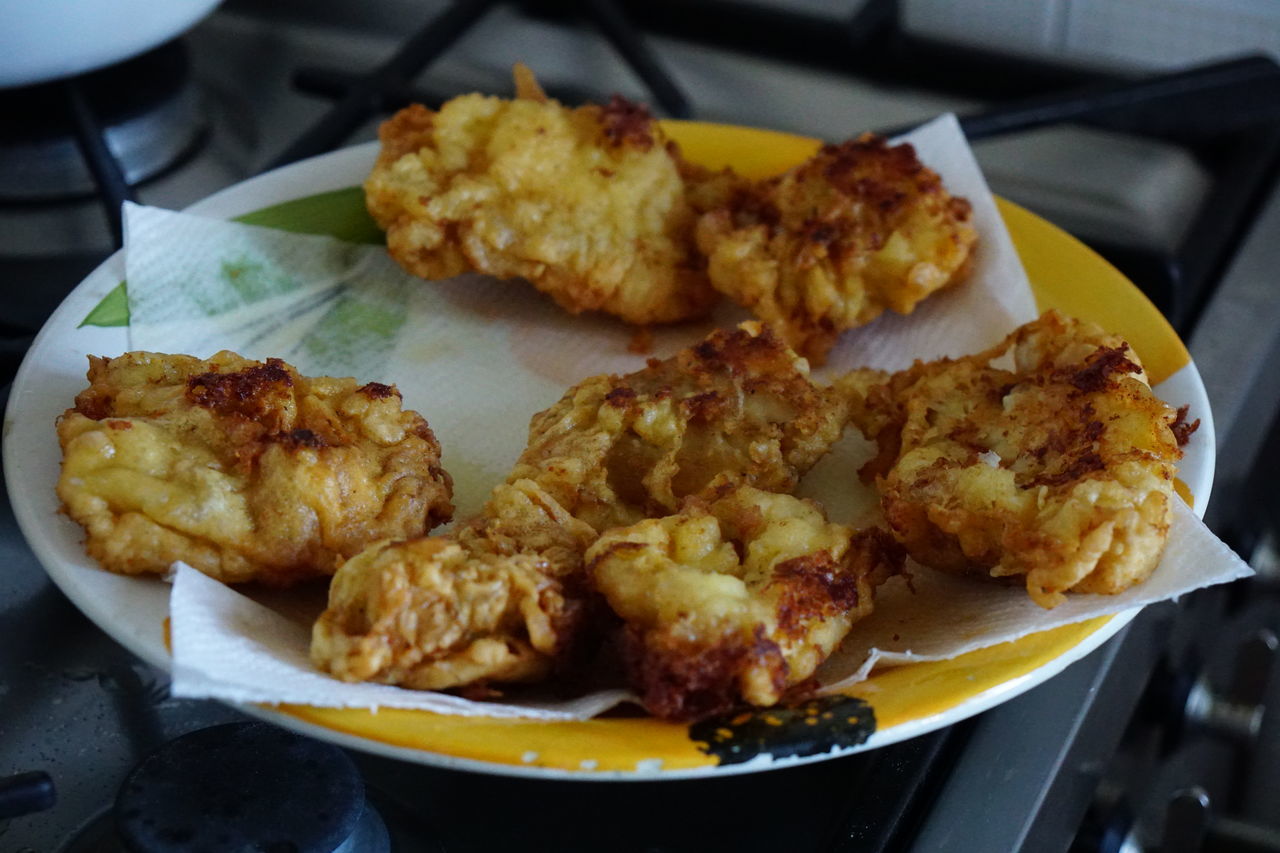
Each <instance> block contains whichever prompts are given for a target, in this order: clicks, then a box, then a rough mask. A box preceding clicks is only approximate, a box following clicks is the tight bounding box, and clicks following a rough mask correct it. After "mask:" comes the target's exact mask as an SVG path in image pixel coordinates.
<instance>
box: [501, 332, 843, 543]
mask: <svg viewBox="0 0 1280 853" xmlns="http://www.w3.org/2000/svg"><path fill="white" fill-rule="evenodd" d="M844 420H845V404H844V400H843V396H842V395H840V394H836V393H833V392H831V391H829V390H827V389H822V388H819V387H817V386H816V385H814V384H813V383H812V382H811V381H810V380H809V376H808V365H807V364H806V363H805V362H804V360H803V359H800V358H798V357H797V356H796V355H795V354H794V353H793V352H791V351H790V350H789V349H788V348H787V347H786V346H785V345H784V344H783V343H782V342H781V341H779V340H778V339H777V338H776V337H775V336H774V335H773V334H772V333H771V332H770V331H769V330H768V329H767V328H766V327H762V326H761V325H760V324H757V323H746V324H743V327H742V328H740V329H737V330H735V331H732V332H729V331H723V330H718V331H716V332H713V333H712V334H711V335H710V336H708V337H707V338H706V339H705V340H704V341H702V342H701V343H699V344H697V345H696V346H693V347H690V348H688V349H686V350H682V351H681V352H679V353H677V354H676V355H675V356H673V357H671V358H669V359H666V360H664V361H657V360H651V361H650V362H649V366H648V367H646V368H644V369H643V370H639V371H637V372H635V373H631V374H628V375H626V376H597V377H593V378H591V379H587V380H586V381H584V382H582V383H580V384H579V385H578V386H576V387H574V388H572V389H570V390H569V392H568V393H566V394H565V395H564V397H563V398H561V400H560V401H559V402H558V403H556V404H555V405H554V406H552V407H551V408H550V409H547V410H546V411H544V412H541V413H540V414H538V415H535V416H534V418H533V420H532V422H531V424H530V427H529V445H528V448H527V449H526V450H525V452H524V453H523V454H522V455H521V457H520V459H519V462H518V463H517V465H516V468H515V470H514V472H513V474H512V477H513V479H514V478H528V479H531V480H534V481H536V482H537V483H538V484H539V485H540V486H542V487H543V488H544V489H546V490H547V492H549V493H550V494H551V495H553V496H554V497H555V499H556V500H557V501H558V502H559V503H560V504H561V505H563V506H564V507H565V508H566V509H567V510H568V511H569V512H570V513H572V514H573V515H574V517H576V518H579V519H581V520H583V521H585V522H586V523H588V524H590V525H591V526H592V527H594V528H595V529H596V530H597V531H602V530H605V529H607V528H609V527H615V526H619V525H624V524H632V523H634V522H636V521H639V520H640V519H643V518H646V517H652V516H657V515H664V514H668V513H671V512H675V511H676V510H677V509H678V508H679V506H680V501H681V499H682V498H684V497H686V496H688V495H692V494H695V493H697V492H699V491H701V490H702V489H703V488H705V487H706V486H707V485H708V484H709V483H710V482H711V481H712V480H713V479H714V478H715V477H716V476H717V475H719V474H722V473H727V474H731V475H734V476H737V477H741V478H743V479H744V480H745V481H746V482H747V483H749V484H751V485H755V486H758V487H759V488H762V489H767V490H769V491H776V492H789V491H791V490H793V489H794V488H795V486H796V483H797V482H798V481H799V478H800V476H801V475H802V474H803V473H804V472H805V471H807V470H808V469H809V468H810V467H811V466H812V465H813V464H814V463H815V462H817V461H818V459H819V458H821V456H822V455H823V454H824V453H826V451H827V450H828V449H829V448H830V447H831V445H832V444H833V443H834V442H835V441H836V439H838V438H839V437H840V432H841V430H842V428H843V423H844Z"/></svg>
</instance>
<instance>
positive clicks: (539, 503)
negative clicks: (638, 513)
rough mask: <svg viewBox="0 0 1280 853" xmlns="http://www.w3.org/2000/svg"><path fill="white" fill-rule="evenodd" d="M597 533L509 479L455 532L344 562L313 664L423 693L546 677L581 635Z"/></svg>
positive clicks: (316, 637) (317, 629)
mask: <svg viewBox="0 0 1280 853" xmlns="http://www.w3.org/2000/svg"><path fill="white" fill-rule="evenodd" d="M594 538H595V532H594V531H592V530H591V529H590V528H588V527H587V526H586V525H585V524H583V523H582V522H579V521H576V520H575V519H574V518H573V517H572V516H570V515H569V514H568V513H566V512H565V511H564V509H563V508H561V507H560V506H559V505H558V504H556V502H555V501H554V499H552V498H550V496H548V495H547V494H546V493H545V492H543V491H542V490H541V489H539V488H538V487H537V486H536V485H535V484H534V483H532V482H530V481H527V480H526V481H520V482H516V483H514V484H504V485H501V486H499V487H498V488H496V489H495V490H494V494H493V497H492V498H491V499H490V501H489V503H488V504H487V505H486V506H485V509H484V511H483V512H482V513H481V515H480V516H479V517H478V518H477V519H475V520H474V521H472V522H471V524H469V525H468V526H466V527H465V528H464V529H463V530H462V531H460V532H459V533H458V534H457V535H456V536H450V537H427V538H421V539H413V540H409V541H402V542H382V543H378V544H376V545H374V546H372V547H371V548H369V549H367V550H365V551H364V552H362V553H360V554H358V555H357V556H356V557H354V558H352V559H351V560H349V561H348V562H347V563H345V564H344V565H343V566H342V567H341V568H340V569H339V570H338V572H337V574H335V575H334V578H333V582H332V583H331V585H330V587H329V606H328V608H327V609H326V610H325V612H324V613H323V614H322V615H321V616H320V619H319V620H318V621H317V622H316V624H315V625H314V627H313V629H312V637H311V657H312V660H313V661H314V663H315V664H316V665H317V666H318V667H319V668H320V669H322V670H325V671H327V672H330V673H332V674H333V675H335V676H337V677H338V678H341V679H343V680H344V681H377V682H383V683H386V684H398V685H400V686H403V687H410V688H416V689H422V690H438V689H443V688H448V687H459V686H462V685H466V684H473V683H476V682H484V681H501V682H516V681H536V680H538V679H540V678H542V677H544V676H546V675H547V674H548V673H549V672H550V671H551V668H552V665H553V663H554V661H555V660H556V659H557V657H559V656H562V655H563V653H564V652H565V649H566V646H567V644H568V643H569V642H570V641H571V639H572V637H573V636H574V634H575V632H576V629H577V626H578V622H579V620H580V616H581V604H580V599H581V592H580V590H579V589H578V584H577V580H578V578H579V576H580V575H581V569H582V554H583V552H584V551H585V550H586V548H587V545H589V544H590V542H591V541H592V540H594Z"/></svg>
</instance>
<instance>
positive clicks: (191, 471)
mask: <svg viewBox="0 0 1280 853" xmlns="http://www.w3.org/2000/svg"><path fill="white" fill-rule="evenodd" d="M400 403H401V400H400V392H399V391H397V390H396V389H395V388H394V387H391V386H388V385H382V384H380V383H377V382H370V383H368V384H366V385H359V384H357V383H356V381H355V380H354V379H331V378H328V377H320V378H307V377H304V376H301V375H299V374H298V372H297V371H296V370H294V369H293V368H292V367H290V366H289V365H287V364H285V363H284V362H283V361H280V360H279V359H269V360H268V361H267V362H266V363H262V362H257V361H250V360H248V359H245V358H241V357H240V356H238V355H236V354H234V353H231V352H220V353H218V354H217V355H215V356H214V357H213V358H211V359H209V360H207V361H204V360H201V359H198V358H193V357H191V356H186V355H161V354H157V353H148V352H131V353H126V354H124V355H122V356H119V357H116V358H97V357H92V356H91V357H90V358H89V387H88V388H87V389H86V390H84V391H82V392H81V393H80V394H79V395H78V396H77V397H76V405H75V408H72V409H68V410H67V412H66V413H65V414H64V415H63V416H62V417H61V418H59V420H58V425H57V429H58V440H59V442H60V443H61V445H62V451H63V461H62V474H61V477H60V478H59V479H58V486H57V490H58V497H59V498H61V500H62V504H63V507H64V509H65V510H66V512H67V514H68V515H70V516H71V517H72V518H73V519H75V520H76V521H77V522H79V523H80V524H81V526H83V527H84V529H85V532H86V533H87V541H86V548H87V550H88V552H89V555H90V556H91V557H93V558H94V559H95V560H97V561H98V562H99V563H101V564H102V566H103V567H104V568H106V569H108V570H110V571H113V572H118V573H121V574H145V573H154V574H162V573H164V572H166V571H168V569H169V566H170V564H171V563H173V562H174V561H175V560H183V561H184V562H186V563H188V564H190V565H192V566H194V567H195V568H197V569H199V570H200V571H202V572H204V573H205V574H207V575H209V576H210V577H213V578H216V579H218V580H221V581H224V582H228V583H239V582H244V581H260V582H262V583H265V584H270V585H273V586H286V585H289V584H292V583H294V582H296V581H300V580H303V579H306V578H311V577H318V576H324V575H330V574H332V573H333V572H334V570H335V569H337V567H338V565H339V563H341V562H342V561H343V560H345V559H347V558H348V557H351V556H353V555H355V554H356V553H357V552H359V551H360V550H362V549H363V548H364V547H365V546H366V545H368V544H369V543H371V542H373V541H375V540H378V539H384V538H388V537H393V538H403V537H408V536H421V535H423V534H424V533H426V532H427V531H429V530H430V529H431V528H432V527H434V526H436V525H437V524H440V523H441V522H444V521H447V520H448V519H449V517H450V516H451V515H452V512H453V508H452V505H451V504H450V498H451V492H452V487H453V484H452V480H451V479H450V477H449V475H448V474H447V473H446V472H445V471H444V469H443V468H441V467H440V445H439V443H438V442H437V441H436V438H435V436H434V435H433V434H432V432H431V429H430V428H429V427H428V426H427V422H426V421H425V420H423V418H422V416H421V415H419V414H417V413H416V412H412V411H405V410H402V409H401V405H400Z"/></svg>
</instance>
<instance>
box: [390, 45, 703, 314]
mask: <svg viewBox="0 0 1280 853" xmlns="http://www.w3.org/2000/svg"><path fill="white" fill-rule="evenodd" d="M525 73H526V75H527V71H526V72H525ZM517 79H518V81H520V82H521V84H522V85H521V88H522V90H523V91H522V96H521V97H518V98H516V99H514V100H504V99H500V98H495V97H486V96H482V95H463V96H461V97H458V98H454V99H453V100H451V101H449V102H447V103H446V104H444V106H443V107H441V109H440V110H439V112H432V111H431V110H428V109H427V108H425V107H422V106H420V105H415V106H411V107H408V108H406V109H404V110H402V111H400V112H399V113H397V114H396V115H395V116H393V117H392V118H391V119H390V120H389V121H387V122H386V123H385V124H384V125H383V126H382V129H381V131H380V134H379V135H380V138H381V140H382V151H381V154H380V155H379V157H378V160H377V163H376V165H375V166H374V169H373V172H372V174H371V175H370V176H369V178H368V180H367V181H366V183H365V195H366V199H367V203H368V207H369V211H370V213H371V214H372V215H373V217H374V219H375V220H377V222H378V224H379V225H381V226H382V227H383V228H384V229H385V230H386V232H387V247H388V249H389V250H390V252H391V254H392V256H393V257H395V259H396V260H397V261H398V262H399V263H400V264H401V265H402V266H403V267H404V268H405V269H407V270H408V271H410V272H412V273H414V274H415V275H419V276H422V277H424V278H428V279H441V278H448V277H451V276H455V275H459V274H461V273H464V272H468V271H476V272H481V273H487V274H489V275H494V276H498V277H499V278H511V277H520V278H524V279H527V280H528V281H530V282H531V283H533V285H534V286H535V287H537V288H538V289H539V290H541V291H543V292H545V293H547V294H549V295H550V296H551V297H552V298H553V299H555V301H556V302H557V303H559V304H560V305H561V306H562V307H563V308H565V309H566V310H568V311H570V312H572V313H575V314H576V313H579V312H581V311H605V312H607V313H610V314H614V315H616V316H618V317H621V318H622V319H623V320H625V321H627V322H629V323H636V324H648V323H665V322H671V321H676V320H683V319H688V318H691V317H696V316H700V315H702V314H704V313H706V311H707V310H708V309H709V308H710V306H711V304H712V303H713V302H714V300H715V292H714V291H713V290H712V289H711V286H710V284H709V283H708V281H707V277H706V273H705V269H704V267H705V264H704V262H703V260H702V259H701V257H700V256H699V255H698V254H697V251H696V247H695V246H694V238H693V221H694V213H693V209H692V208H691V207H690V205H689V203H688V202H687V200H686V199H685V193H684V185H683V183H682V181H681V177H680V169H679V162H678V156H677V155H676V154H675V152H674V146H673V145H670V144H669V143H668V141H667V140H666V138H665V137H664V136H663V134H662V131H661V129H660V128H659V126H658V124H657V123H656V122H655V121H654V120H653V118H652V117H651V116H650V115H649V114H648V112H647V111H646V110H645V109H644V108H643V107H642V106H639V105H636V104H632V103H630V102H628V101H626V100H625V99H623V98H620V97H615V98H614V99H613V100H612V101H611V102H610V103H609V104H607V105H604V106H600V105H595V104H589V105H585V106H582V107H579V108H577V109H569V108H567V107H564V106H562V105H561V104H559V103H557V102H556V101H553V100H550V99H547V98H546V97H545V95H543V94H542V93H541V91H540V90H539V89H537V86H536V83H533V82H532V79H531V77H528V76H525V77H524V78H521V77H520V74H519V72H518V73H517Z"/></svg>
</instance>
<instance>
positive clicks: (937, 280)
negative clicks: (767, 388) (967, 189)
mask: <svg viewBox="0 0 1280 853" xmlns="http://www.w3.org/2000/svg"><path fill="white" fill-rule="evenodd" d="M709 187H710V188H701V189H698V190H697V191H696V194H695V197H696V198H697V200H698V206H699V208H701V209H705V210H706V212H705V213H703V215H702V216H701V217H700V218H699V220H698V225H697V240H698V246H699V248H700V249H701V250H702V252H703V253H704V254H705V255H706V256H707V258H708V273H709V274H710V276H711V283H712V285H713V286H714V287H715V288H716V289H717V290H719V291H720V292H722V293H724V294H726V295H727V296H729V297H731V298H732V299H733V300H734V301H736V302H738V303H739V304H741V305H744V306H746V307H747V308H749V309H751V310H752V311H753V312H754V313H755V314H756V316H758V317H760V318H761V319H762V320H765V321H767V322H769V323H771V324H773V325H774V326H775V328H776V329H777V331H778V334H779V335H781V337H782V338H783V340H785V341H786V342H787V343H788V344H790V345H791V346H792V347H793V348H794V349H795V350H796V351H797V352H799V353H800V354H801V355H803V356H806V357H807V358H809V359H811V360H813V361H814V362H815V363H817V364H821V363H822V362H823V361H824V360H825V358H826V355H827V352H828V351H829V350H830V349H831V347H832V345H834V343H835V342H836V339H837V338H838V337H839V336H840V333H841V332H843V331H845V330H846V329H851V328H854V327H855V326H861V325H864V324H866V323H869V322H871V321H872V320H874V319H875V318H876V317H878V316H880V314H881V313H882V312H883V311H884V310H885V309H886V308H887V309H889V310H892V311H896V312H898V313H899V314H909V313H911V311H912V310H913V309H914V308H915V306H916V304H917V303H919V302H920V300H922V299H924V298H925V297H926V296H928V295H929V294H931V293H933V292H934V291H936V290H938V289H939V288H942V287H945V286H946V285H948V284H950V283H952V282H954V281H957V280H959V278H961V277H962V275H963V273H964V271H965V269H966V263H967V261H968V259H969V255H970V252H971V250H972V248H973V244H974V242H975V241H976V239H977V232H976V231H975V230H974V228H973V227H972V226H971V225H970V224H969V217H970V208H969V203H968V202H967V201H965V200H964V199H961V198H953V197H951V196H950V195H948V194H947V191H946V190H945V189H944V188H943V186H942V180H941V179H940V178H939V177H938V175H937V174H936V173H935V172H933V171H931V170H930V169H928V168H926V167H925V166H923V165H922V164H921V163H920V161H919V160H918V159H917V158H916V154H915V150H914V149H913V148H912V147H911V146H910V145H906V144H903V145H894V146H890V145H888V144H887V143H886V142H885V141H884V140H883V139H880V138H878V137H874V136H869V135H868V136H863V137H861V138H859V139H857V140H851V141H849V142H845V143H844V144H842V145H826V146H824V147H823V148H822V149H820V150H819V151H818V153H817V154H815V155H814V156H813V157H812V158H810V159H809V160H807V161H805V162H804V163H802V164H801V165H799V166H797V167H796V168H794V169H792V170H791V171H789V172H787V173H785V174H783V175H780V176H778V177H776V178H772V179H769V180H766V181H759V182H754V183H752V182H741V183H739V184H738V185H737V186H736V187H735V186H733V185H732V182H729V183H727V184H726V178H724V176H719V177H716V178H714V180H712V181H711V182H710V185H709ZM704 196H705V198H704ZM717 197H720V198H721V199H723V201H721V203H720V204H718V205H715V204H714V202H715V200H716V199H717Z"/></svg>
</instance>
